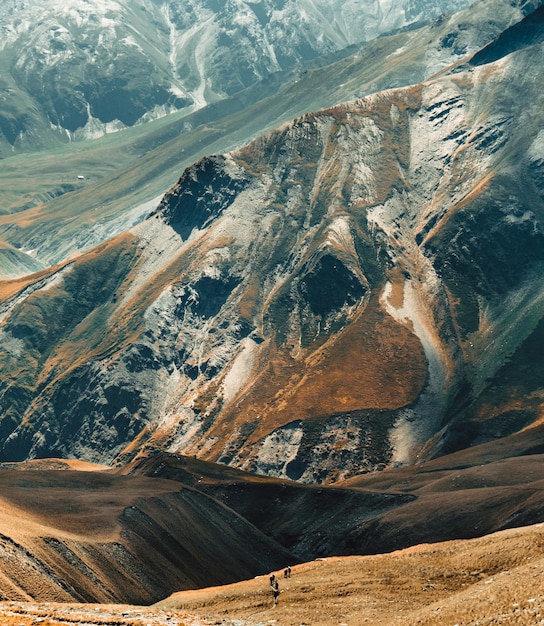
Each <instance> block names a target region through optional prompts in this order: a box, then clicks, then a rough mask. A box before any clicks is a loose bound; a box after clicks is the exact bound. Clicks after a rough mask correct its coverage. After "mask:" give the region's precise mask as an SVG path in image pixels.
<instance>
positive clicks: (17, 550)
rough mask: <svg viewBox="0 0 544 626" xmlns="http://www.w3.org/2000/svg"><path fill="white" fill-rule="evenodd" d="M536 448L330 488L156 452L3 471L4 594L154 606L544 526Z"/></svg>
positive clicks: (485, 450) (0, 549)
mask: <svg viewBox="0 0 544 626" xmlns="http://www.w3.org/2000/svg"><path fill="white" fill-rule="evenodd" d="M539 438H540V439H542V438H543V436H542V435H541V434H540V435H539V434H538V433H530V435H529V436H528V437H527V440H526V441H525V442H522V441H519V440H517V441H516V442H514V443H513V444H512V446H511V447H510V448H509V453H510V454H511V456H509V457H507V458H500V459H499V458H497V457H496V456H495V457H490V456H488V454H489V446H488V445H483V446H476V447H475V448H473V449H472V450H471V451H470V454H467V453H465V452H463V453H456V454H454V455H451V456H449V457H448V456H446V457H443V458H442V459H439V460H435V461H432V462H429V463H427V464H423V465H421V466H420V467H417V468H400V469H397V470H386V471H384V472H382V473H380V474H378V475H369V476H368V477H366V478H365V477H361V478H357V479H352V480H351V481H349V482H348V484H345V485H338V486H324V487H321V486H310V485H301V484H299V483H294V482H291V481H284V480H278V479H272V478H266V477H262V476H261V477H258V476H254V475H251V474H246V473H244V472H241V471H239V470H236V469H234V468H229V467H225V466H221V465H216V464H211V463H208V462H204V461H200V460H197V459H192V458H187V457H179V456H172V455H168V454H165V453H164V452H158V451H157V452H156V453H154V454H151V455H149V456H148V457H147V458H146V459H145V460H143V459H140V460H139V461H137V462H133V463H131V464H130V465H128V466H126V467H124V468H122V469H120V470H117V471H113V470H111V469H106V468H103V467H101V468H99V470H98V471H97V470H96V469H95V470H94V471H91V470H90V469H89V467H87V466H83V467H80V468H79V470H78V471H76V469H77V467H78V466H77V465H74V462H66V461H43V460H42V461H30V462H27V463H23V464H6V465H4V466H3V468H2V469H1V470H0V503H1V505H2V516H1V517H0V593H1V594H2V598H3V599H5V600H9V601H17V602H19V601H30V600H35V601H40V602H43V601H57V602H58V601H61V602H73V601H79V602H82V601H86V602H95V603H96V602H98V603H106V604H107V603H133V604H151V603H152V602H156V601H158V600H160V599H162V598H164V597H166V596H168V595H169V594H170V593H172V592H174V591H179V590H188V589H199V588H204V587H208V586H213V585H221V584H226V583H231V582H237V581H240V580H244V579H250V578H253V577H255V576H262V575H264V574H266V573H268V572H270V571H271V570H280V569H283V568H284V567H285V566H286V565H288V564H290V565H295V564H299V563H303V562H308V561H313V560H315V559H316V558H317V559H322V558H329V557H339V556H350V555H351V556H353V555H364V554H367V555H368V554H379V553H384V552H389V551H391V550H398V549H403V548H407V547H410V546H413V545H416V544H420V543H431V542H435V541H447V540H452V539H460V538H471V537H480V536H482V535H485V534H488V533H492V532H495V531H498V530H503V529H508V528H512V527H515V526H518V525H528V524H534V523H537V522H540V521H542V519H543V517H544V513H543V512H544V495H543V493H544V491H543V486H544V475H543V469H542V468H543V460H542V455H541V454H534V453H533V454H530V453H529V454H528V452H531V451H532V450H531V448H528V445H529V439H530V440H531V444H534V442H535V440H539ZM540 445H542V443H541V444H540ZM516 446H517V448H516ZM503 453H504V454H506V453H507V450H503ZM495 558H498V556H497V555H495V554H493V555H490V557H489V561H490V564H489V565H488V567H491V563H492V562H493V560H494V559H495ZM520 558H521V557H520ZM459 567H461V565H459ZM470 571H472V570H470ZM399 575H402V576H404V577H406V573H405V572H402V573H399ZM437 575H438V574H437ZM408 578H409V577H408ZM430 597H432V596H430Z"/></svg>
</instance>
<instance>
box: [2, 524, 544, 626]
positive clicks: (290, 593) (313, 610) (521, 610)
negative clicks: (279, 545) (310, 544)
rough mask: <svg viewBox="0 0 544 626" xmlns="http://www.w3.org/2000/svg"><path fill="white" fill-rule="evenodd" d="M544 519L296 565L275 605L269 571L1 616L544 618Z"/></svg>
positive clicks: (110, 619) (346, 620)
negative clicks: (153, 601) (113, 601)
mask: <svg viewBox="0 0 544 626" xmlns="http://www.w3.org/2000/svg"><path fill="white" fill-rule="evenodd" d="M543 550H544V536H543V528H542V525H541V524H539V525H536V526H530V527H526V528H522V529H513V530H508V531H502V532H500V533H497V534H494V535H490V536H487V537H484V538H482V539H472V540H468V541H451V542H445V543H439V544H428V545H423V546H416V547H414V548H409V549H406V550H402V551H398V552H394V553H391V554H384V555H379V556H367V557H336V558H330V559H321V560H318V561H313V562H311V563H305V564H301V565H297V566H293V567H292V571H291V577H290V578H288V579H284V578H283V570H278V571H277V572H276V574H277V575H278V577H279V582H280V596H279V601H278V605H277V606H276V607H273V604H272V594H271V591H270V585H269V582H268V580H269V579H268V575H266V576H260V577H257V578H255V579H254V580H249V581H244V582H239V583H235V584H231V585H226V586H222V587H213V588H208V589H201V590H198V591H186V592H182V593H177V594H174V595H173V596H172V597H170V598H168V599H167V600H165V601H163V602H161V603H159V604H158V605H157V606H156V607H150V608H142V607H131V606H126V605H117V606H112V605H109V606H108V605H81V604H79V605H72V604H60V605H59V604H52V603H49V604H37V603H21V602H7V603H6V602H4V603H0V623H1V624H2V625H4V626H30V625H35V624H38V623H42V624H46V625H48V626H57V625H60V624H62V625H64V624H73V623H83V624H88V625H89V626H95V625H96V626H99V625H100V626H106V625H108V624H110V625H111V624H116V625H117V626H129V625H130V626H144V625H145V626H151V625H153V626H158V625H161V626H164V625H165V624H169V625H170V626H210V625H211V624H215V625H222V626H264V625H266V624H281V625H282V626H300V625H301V624H304V625H310V624H311V625H312V626H337V625H338V624H346V625H348V626H360V625H361V624H367V625H369V626H372V625H377V624H381V625H382V626H385V625H387V626H391V625H393V624H403V626H404V625H406V626H416V625H419V626H452V625H453V624H458V626H490V625H491V624H502V625H504V626H507V625H508V626H511V625H512V624H519V625H520V626H535V625H536V624H540V623H541V622H542V620H543V619H544V596H543V594H542V577H543V576H544V554H543Z"/></svg>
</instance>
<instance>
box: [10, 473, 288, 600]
mask: <svg viewBox="0 0 544 626" xmlns="http://www.w3.org/2000/svg"><path fill="white" fill-rule="evenodd" d="M4 467H6V466H4ZM9 467H10V469H3V471H0V502H1V506H2V511H3V516H2V519H1V520H0V571H1V572H2V573H3V574H4V575H3V576H0V593H1V595H2V596H3V597H4V598H9V599H11V600H23V599H30V598H32V599H36V600H41V601H45V600H47V601H63V602H66V601H70V600H71V601H74V600H76V601H87V602H102V603H104V602H129V603H135V604H148V603H150V602H153V601H157V600H158V599H160V598H162V597H164V596H165V595H168V594H169V593H171V592H173V591H174V590H179V589H190V588H195V587H200V586H207V585H210V584H212V585H213V584H225V583H227V582H232V581H235V580H239V579H241V578H247V577H252V576H254V575H256V574H259V573H263V572H265V571H268V570H269V569H271V568H274V567H279V566H281V565H282V564H283V563H285V562H287V561H288V560H291V559H292V555H290V554H289V553H288V552H287V551H286V550H284V549H282V548H281V547H280V546H279V545H278V544H277V543H275V542H274V541H273V540H270V539H268V538H267V537H265V536H264V535H263V534H262V533H261V532H259V531H258V530H257V529H256V528H254V527H253V526H251V525H250V524H249V523H248V522H246V521H245V520H244V519H242V518H241V517H239V516H238V515H236V514H235V513H234V512H233V511H231V510H229V509H227V508H226V507H225V506H223V505H222V504H220V503H219V502H217V501H214V500H212V499H211V498H210V497H208V496H206V495H205V494H202V493H199V492H197V491H195V490H193V489H191V488H185V487H182V486H181V485H180V484H179V483H176V482H173V481H168V480H162V479H157V478H155V479H153V478H147V477H143V476H121V475H116V474H113V473H112V472H111V471H101V472H89V471H73V470H71V469H69V470H65V471H58V470H51V469H47V466H45V467H46V468H45V469H44V465H43V463H38V464H37V465H36V470H37V471H36V470H31V469H28V468H29V467H32V464H25V465H23V467H24V468H25V469H23V470H17V469H12V468H13V467H16V466H9Z"/></svg>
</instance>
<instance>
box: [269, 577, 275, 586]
mask: <svg viewBox="0 0 544 626" xmlns="http://www.w3.org/2000/svg"><path fill="white" fill-rule="evenodd" d="M275 580H276V575H275V574H270V586H271V587H273V586H274V581H275Z"/></svg>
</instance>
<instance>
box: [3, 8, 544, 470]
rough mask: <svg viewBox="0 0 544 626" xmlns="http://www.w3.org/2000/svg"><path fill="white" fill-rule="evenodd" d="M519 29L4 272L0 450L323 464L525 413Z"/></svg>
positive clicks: (398, 449) (528, 303)
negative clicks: (66, 256) (51, 260)
mask: <svg viewBox="0 0 544 626" xmlns="http://www.w3.org/2000/svg"><path fill="white" fill-rule="evenodd" d="M541 15H542V9H537V11H536V12H535V13H533V14H532V15H531V16H530V17H528V18H525V19H527V20H531V24H533V25H535V24H536V26H534V27H533V26H531V28H537V29H538V28H541V25H542V20H541V19H540V16H541ZM525 32H526V29H525V28H523V27H518V28H517V29H512V30H510V31H509V33H508V34H505V36H507V37H508V40H509V41H510V42H511V41H513V40H516V41H517V44H516V45H515V46H513V47H511V45H510V44H509V47H507V48H506V49H505V48H504V47H503V43H502V42H503V41H504V39H497V43H496V44H494V46H495V51H496V52H497V53H496V54H495V60H493V61H492V62H489V63H481V62H480V59H479V57H474V60H473V62H470V61H466V62H465V64H464V65H463V66H455V67H454V68H452V70H451V71H444V72H442V73H441V74H440V75H438V76H437V77H435V78H434V79H430V80H428V81H426V82H423V83H421V84H417V85H413V86H410V87H405V88H398V89H393V90H388V91H384V92H380V93H376V94H374V95H371V96H368V97H365V98H361V99H358V100H355V101H352V102H349V103H346V104H342V105H339V106H336V107H333V108H330V109H328V110H325V111H321V112H318V113H312V114H306V115H304V116H303V117H301V118H298V119H296V120H295V121H293V122H290V123H288V124H285V125H284V126H283V127H281V128H279V129H277V130H276V131H274V132H272V133H271V134H268V135H265V136H263V137H261V138H259V139H258V140H256V141H255V142H253V143H252V144H250V145H248V146H247V147H245V148H242V149H240V150H237V151H234V152H231V153H229V154H226V155H223V156H214V157H207V158H203V159H202V160H200V161H199V162H198V163H196V164H195V165H194V166H192V167H190V168H188V169H187V170H186V171H185V172H184V174H183V176H182V177H181V179H180V180H179V182H178V183H177V185H175V186H174V187H173V188H172V189H171V191H170V192H169V193H168V194H167V195H166V196H165V197H164V199H163V201H162V202H161V204H160V206H159V208H158V209H157V210H156V211H155V212H154V213H153V215H151V216H150V217H149V218H148V219H147V220H145V221H144V222H142V223H141V224H139V225H138V226H136V227H135V228H133V229H132V230H130V231H129V232H127V233H125V234H122V235H120V236H118V237H117V238H114V239H112V240H110V241H108V242H107V243H105V244H103V245H101V246H99V247H98V248H96V249H94V250H93V251H92V252H90V253H88V254H86V255H84V256H82V257H80V258H79V259H77V260H75V261H70V262H68V263H64V264H61V265H59V266H56V267H54V268H51V269H48V270H44V271H42V272H41V273H40V274H38V275H32V276H27V277H25V278H21V279H18V280H15V281H6V282H3V283H1V285H0V289H1V295H2V301H3V304H2V328H1V332H2V335H1V337H2V341H1V343H0V359H1V363H2V366H1V367H2V381H1V383H0V394H1V396H0V407H1V411H2V421H1V422H0V440H1V442H2V447H1V450H2V458H3V459H5V460H20V459H24V458H27V457H35V456H63V457H70V456H75V457H79V458H84V459H93V460H101V461H103V462H108V463H111V462H115V461H120V460H124V459H128V458H131V457H132V456H134V455H135V454H137V453H138V451H139V450H142V449H144V448H145V447H146V446H160V447H163V448H165V449H168V450H170V451H173V452H181V453H185V454H194V455H197V456H199V457H202V458H206V459H209V460H216V461H220V462H221V463H226V464H231V465H235V466H238V467H242V468H244V469H247V470H251V471H255V472H260V473H265V474H269V475H272V476H278V477H289V478H293V479H297V480H301V481H307V482H316V481H317V482H319V481H333V480H338V479H341V478H345V477H348V476H350V475H353V474H357V473H360V472H364V471H368V470H373V469H377V468H383V467H387V466H394V465H397V464H407V463H413V462H414V461H416V460H418V459H421V458H429V457H432V456H435V455H439V454H442V453H444V452H448V451H449V452H451V451H455V450H457V449H461V448H464V447H466V446H470V445H473V444H476V443H482V442H485V441H488V440H494V439H498V438H501V437H504V436H508V435H511V434H513V433H515V432H518V431H521V430H522V429H524V428H528V427H531V426H533V425H535V424H537V423H538V420H539V416H540V415H541V411H542V375H541V374H542V360H541V358H540V351H539V349H538V346H540V345H542V329H543V328H544V326H543V323H544V322H543V319H542V300H543V296H544V294H543V291H542V281H540V280H539V276H540V275H541V273H542V264H543V260H544V252H543V251H544V246H543V243H544V231H543V223H542V220H543V217H544V213H543V211H544V204H543V203H544V197H543V194H542V165H543V153H542V133H543V131H542V128H543V119H542V111H543V110H544V109H543V106H542V93H541V89H540V83H541V81H540V78H541V70H540V68H541V66H542V64H541V62H540V61H541V59H542V55H543V48H542V43H540V40H539V37H536V38H535V37H533V36H531V38H530V39H529V40H524V33H525ZM490 49H491V48H489V49H488V50H490ZM511 50H514V51H513V52H511ZM510 52H511V53H510Z"/></svg>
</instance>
